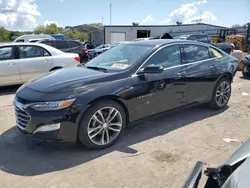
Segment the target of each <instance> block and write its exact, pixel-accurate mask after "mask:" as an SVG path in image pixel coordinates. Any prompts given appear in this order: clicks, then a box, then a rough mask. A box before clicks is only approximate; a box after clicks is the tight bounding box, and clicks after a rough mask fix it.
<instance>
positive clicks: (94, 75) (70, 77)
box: [25, 67, 115, 93]
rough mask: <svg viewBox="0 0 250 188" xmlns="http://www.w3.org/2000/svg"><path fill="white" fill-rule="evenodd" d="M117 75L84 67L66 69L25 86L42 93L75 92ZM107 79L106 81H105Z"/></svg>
mask: <svg viewBox="0 0 250 188" xmlns="http://www.w3.org/2000/svg"><path fill="white" fill-rule="evenodd" d="M114 74H115V73H104V72H101V71H96V70H91V69H87V68H84V67H72V68H65V69H61V70H58V71H54V72H52V73H49V74H47V75H45V76H43V77H40V78H37V79H34V80H32V81H30V82H28V83H27V84H25V86H26V87H27V88H29V89H32V90H36V91H41V92H57V93H58V92H75V91H76V90H77V88H80V87H82V86H86V85H87V84H91V83H97V82H101V81H106V80H107V79H108V78H109V76H112V75H114ZM104 78H106V79H104Z"/></svg>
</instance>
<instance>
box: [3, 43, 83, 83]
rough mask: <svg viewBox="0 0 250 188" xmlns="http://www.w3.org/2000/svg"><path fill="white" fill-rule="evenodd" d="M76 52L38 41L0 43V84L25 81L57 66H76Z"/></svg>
mask: <svg viewBox="0 0 250 188" xmlns="http://www.w3.org/2000/svg"><path fill="white" fill-rule="evenodd" d="M79 63H80V58H79V55H78V54H74V53H64V52H62V51H60V50H57V49H55V48H53V47H51V46H48V45H45V44H40V43H2V44H0V86H5V85H14V84H22V83H25V82H27V81H29V80H31V79H33V78H35V77H37V76H41V75H43V74H45V73H47V72H49V71H53V70H56V69H59V68H64V67H70V66H76V65H78V64H79Z"/></svg>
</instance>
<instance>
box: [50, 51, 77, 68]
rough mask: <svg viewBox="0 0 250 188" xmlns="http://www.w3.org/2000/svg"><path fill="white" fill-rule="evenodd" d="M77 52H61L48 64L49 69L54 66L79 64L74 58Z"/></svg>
mask: <svg viewBox="0 0 250 188" xmlns="http://www.w3.org/2000/svg"><path fill="white" fill-rule="evenodd" d="M75 57H78V54H73V53H72V54H62V55H58V56H54V57H53V62H52V63H51V65H50V69H52V68H54V67H62V68H64V67H72V66H77V65H79V62H78V61H76V60H75Z"/></svg>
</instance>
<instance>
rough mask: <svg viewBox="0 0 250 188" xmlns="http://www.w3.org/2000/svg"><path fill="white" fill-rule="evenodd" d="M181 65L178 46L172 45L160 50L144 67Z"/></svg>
mask: <svg viewBox="0 0 250 188" xmlns="http://www.w3.org/2000/svg"><path fill="white" fill-rule="evenodd" d="M180 64H181V53H180V47H179V45H172V46H168V47H165V48H163V49H161V50H160V51H158V52H156V54H154V55H153V57H151V58H150V59H149V60H148V62H147V63H146V64H145V65H144V67H147V66H150V65H160V66H162V67H164V68H168V67H172V66H176V65H180Z"/></svg>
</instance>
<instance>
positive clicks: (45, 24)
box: [43, 20, 58, 26]
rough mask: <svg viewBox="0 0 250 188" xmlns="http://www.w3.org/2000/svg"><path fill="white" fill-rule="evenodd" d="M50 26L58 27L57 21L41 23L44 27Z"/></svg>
mask: <svg viewBox="0 0 250 188" xmlns="http://www.w3.org/2000/svg"><path fill="white" fill-rule="evenodd" d="M51 24H56V25H57V26H58V23H57V21H51V20H46V21H44V22H43V25H44V26H47V25H51Z"/></svg>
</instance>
